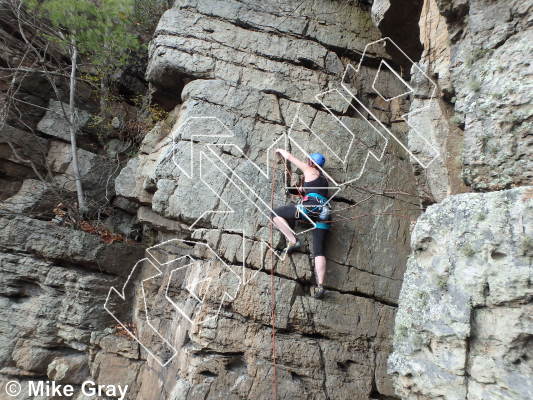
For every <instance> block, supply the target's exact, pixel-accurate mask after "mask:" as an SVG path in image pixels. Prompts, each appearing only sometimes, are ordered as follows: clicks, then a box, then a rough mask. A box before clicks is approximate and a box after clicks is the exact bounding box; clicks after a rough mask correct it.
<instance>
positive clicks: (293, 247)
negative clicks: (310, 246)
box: [287, 239, 302, 254]
mask: <svg viewBox="0 0 533 400" xmlns="http://www.w3.org/2000/svg"><path fill="white" fill-rule="evenodd" d="M300 247H302V242H300V239H296V243H294V244H293V245H290V246H289V247H288V249H287V254H292V253H294V252H295V251H296V250H298V249H299V248H300Z"/></svg>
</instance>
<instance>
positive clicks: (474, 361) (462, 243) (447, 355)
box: [389, 186, 533, 400]
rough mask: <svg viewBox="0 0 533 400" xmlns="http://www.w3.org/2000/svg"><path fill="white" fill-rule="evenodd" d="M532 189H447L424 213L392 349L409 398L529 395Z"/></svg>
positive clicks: (398, 382) (399, 382)
mask: <svg viewBox="0 0 533 400" xmlns="http://www.w3.org/2000/svg"><path fill="white" fill-rule="evenodd" d="M532 195H533V187H531V186H529V187H524V188H520V189H513V190H508V191H501V192H494V193H486V194H464V195H456V196H450V197H448V198H447V199H446V200H444V201H443V202H442V203H440V204H438V205H434V206H431V207H429V209H428V210H427V211H426V213H425V214H423V215H422V216H421V217H420V218H419V220H418V221H417V223H416V226H415V229H414V231H413V236H412V240H411V247H412V250H413V253H412V255H411V256H410V258H409V261H408V264H407V270H406V272H405V276H404V284H403V287H402V292H401V295H400V304H399V310H398V313H397V315H396V323H395V336H394V353H393V354H392V355H391V357H390V359H389V371H390V372H391V373H392V374H393V376H394V381H395V386H396V391H397V393H398V394H399V395H400V396H401V397H402V398H403V399H421V398H423V399H437V398H440V399H467V400H474V399H475V400H482V399H483V400H491V399H529V398H531V395H532V394H533V386H532V380H531V376H533V363H532V356H533V352H532V348H531V335H532V333H533V325H532V321H531V315H532V312H533V307H532V299H533V288H532V287H531V277H532V275H533V247H532V243H531V238H532V237H533V196H532Z"/></svg>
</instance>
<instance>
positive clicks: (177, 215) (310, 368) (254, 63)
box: [97, 0, 418, 400]
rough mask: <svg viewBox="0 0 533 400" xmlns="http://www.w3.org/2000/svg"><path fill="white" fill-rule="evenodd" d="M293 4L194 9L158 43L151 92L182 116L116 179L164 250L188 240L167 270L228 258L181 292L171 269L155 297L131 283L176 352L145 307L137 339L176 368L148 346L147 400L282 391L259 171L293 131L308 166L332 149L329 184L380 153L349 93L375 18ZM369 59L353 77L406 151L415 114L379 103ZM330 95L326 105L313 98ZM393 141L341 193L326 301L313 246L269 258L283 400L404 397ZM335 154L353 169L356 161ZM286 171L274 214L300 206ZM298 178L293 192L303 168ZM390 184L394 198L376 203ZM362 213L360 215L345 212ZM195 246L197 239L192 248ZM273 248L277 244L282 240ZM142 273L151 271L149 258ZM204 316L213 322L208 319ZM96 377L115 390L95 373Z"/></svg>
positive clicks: (406, 221)
mask: <svg viewBox="0 0 533 400" xmlns="http://www.w3.org/2000/svg"><path fill="white" fill-rule="evenodd" d="M293 6H294V8H293V9H291V7H293ZM297 6H298V2H288V3H285V2H283V3H277V2H274V1H272V2H267V3H265V2H256V1H248V2H237V1H231V0H227V1H221V2H212V1H186V2H182V3H181V4H178V5H176V7H175V8H173V9H171V10H169V11H167V12H166V13H165V15H164V16H163V17H162V18H161V21H160V23H159V26H158V28H157V30H156V33H155V37H154V40H153V41H152V44H151V47H150V62H149V66H148V70H147V79H148V80H149V81H150V82H151V84H152V90H153V96H154V98H157V99H163V100H164V101H165V104H167V105H169V104H172V103H174V104H176V106H175V108H174V109H173V111H172V112H171V117H170V118H169V119H168V120H167V121H166V124H162V125H161V126H158V127H156V128H155V129H154V130H153V131H152V132H150V133H149V134H148V135H147V137H146V138H145V140H144V142H143V144H142V146H141V152H140V154H139V156H138V157H137V158H134V159H132V160H130V162H129V163H128V166H127V167H126V168H125V169H124V170H122V172H121V174H120V176H119V177H118V178H117V181H116V191H117V194H118V195H120V196H121V197H123V198H125V199H128V200H130V201H133V202H136V203H137V204H138V207H139V208H138V212H137V215H138V218H139V220H141V221H143V222H144V223H145V224H147V225H150V226H152V227H153V228H154V229H155V230H156V231H157V240H156V242H158V243H159V242H163V241H164V240H169V239H173V238H178V240H186V241H188V242H187V243H188V246H183V245H180V244H179V243H180V242H174V243H172V242H169V243H166V244H165V245H161V246H162V247H160V248H158V251H159V253H158V254H159V255H158V256H157V257H158V263H159V265H163V264H165V263H164V262H163V261H165V260H166V263H170V264H172V263H174V262H177V261H176V254H178V255H184V254H193V256H194V258H195V259H196V260H197V262H203V263H204V264H205V263H207V262H208V261H209V254H208V253H209V252H206V250H205V244H207V245H209V246H210V247H211V248H213V249H215V250H216V251H218V252H221V254H222V259H223V260H224V262H220V260H219V261H218V262H216V261H215V262H213V261H209V264H208V265H209V269H207V268H204V269H203V270H202V271H196V272H194V271H195V270H194V269H193V267H192V266H190V267H189V268H188V269H187V271H188V272H186V273H184V275H183V276H182V277H181V278H180V279H177V280H174V276H173V275H172V273H171V268H170V267H164V268H162V270H163V272H162V275H163V276H161V277H160V280H157V281H153V282H151V283H150V285H149V286H148V285H146V286H145V287H144V290H145V291H144V292H143V291H142V290H141V289H139V288H137V291H136V297H135V299H136V301H138V302H140V301H141V299H143V298H144V299H146V298H148V299H149V302H150V304H151V305H150V306H149V307H148V309H150V313H151V315H155V317H154V321H152V325H155V326H157V327H159V328H160V329H159V332H160V333H161V334H162V336H163V337H168V338H171V340H169V343H161V340H160V338H159V339H158V337H155V339H154V334H153V330H151V329H150V328H149V327H148V326H147V324H146V318H147V317H146V315H145V313H144V312H143V311H142V307H141V309H139V308H138V307H139V306H137V308H135V307H134V309H133V321H134V323H135V325H136V327H137V329H138V331H139V335H140V336H141V337H142V336H143V335H146V337H147V339H146V340H145V344H146V346H147V347H148V348H149V349H156V350H157V356H159V357H160V360H161V361H163V362H168V363H167V364H166V365H165V366H164V367H161V366H160V365H158V363H157V362H156V361H154V359H152V358H150V357H147V354H146V352H145V351H144V350H143V351H141V358H143V359H144V358H148V359H147V361H146V362H147V365H148V366H149V368H143V369H142V370H141V371H140V373H139V374H140V375H139V377H140V379H139V378H138V379H137V382H136V383H134V382H133V380H131V381H130V382H131V384H132V385H134V388H133V389H132V390H133V392H132V393H137V397H133V398H139V399H140V398H142V399H146V398H158V397H153V396H154V395H153V393H152V392H153V387H154V385H157V386H158V387H163V388H164V389H163V390H164V392H165V393H167V397H166V398H172V399H191V400H192V399H200V398H202V399H204V398H218V397H220V396H225V397H229V398H235V399H237V398H249V399H252V398H253V399H263V398H270V397H271V396H272V391H273V384H272V375H273V366H272V355H271V347H272V345H271V333H272V332H271V327H270V323H271V307H272V303H271V287H270V286H271V282H270V279H271V278H270V277H269V273H270V271H271V265H270V263H269V262H266V261H267V260H269V256H268V252H267V251H261V247H260V246H261V241H262V240H264V241H267V242H268V232H269V230H268V204H269V202H270V198H271V188H272V186H271V185H272V179H271V178H272V177H271V176H269V177H268V178H267V177H265V176H263V175H262V174H261V173H260V172H259V171H258V169H257V168H260V169H262V170H263V171H266V172H271V170H270V168H269V167H268V164H267V157H269V156H271V155H272V153H271V152H269V151H268V149H269V148H270V147H271V146H273V145H274V144H275V143H276V141H278V142H279V140H281V139H283V138H284V137H285V136H284V135H286V134H287V133H288V132H289V130H290V136H291V137H292V138H293V139H292V141H290V143H291V146H292V151H293V152H295V154H296V155H297V156H299V157H305V155H304V153H303V151H306V152H312V151H313V150H314V151H316V150H317V149H320V150H321V151H323V152H324V153H326V157H327V158H328V165H327V168H326V170H327V173H328V174H329V175H330V176H331V177H332V180H335V181H336V182H339V183H342V182H345V181H347V180H348V178H353V177H352V176H350V174H353V173H354V171H357V172H359V171H360V170H362V168H363V164H364V163H363V160H364V159H365V156H366V154H367V152H368V150H369V146H370V148H373V149H374V148H380V146H383V142H380V139H379V136H378V135H377V134H374V136H373V135H372V134H369V133H368V132H369V131H371V125H370V124H369V122H368V121H367V120H366V118H365V117H366V115H365V113H364V112H357V108H356V107H354V106H353V104H350V102H347V101H346V100H345V98H344V97H342V96H340V95H339V94H338V93H339V92H338V91H343V89H342V87H341V83H342V79H343V73H344V71H345V68H346V66H347V65H348V64H354V65H357V63H358V62H359V60H360V59H361V55H362V53H363V51H364V49H365V45H366V44H367V43H369V42H371V41H373V40H378V39H379V38H380V35H379V32H378V31H377V30H376V29H375V28H374V27H373V26H372V22H371V20H370V13H369V9H368V8H367V7H365V6H361V5H358V4H348V3H343V2H303V3H302V5H301V7H299V8H298V7H297ZM296 9H297V11H296ZM291 10H293V11H292V12H289V11H291ZM373 50H375V51H374V52H370V53H367V54H366V56H365V58H364V63H363V64H362V66H361V70H360V72H359V74H360V75H359V76H357V77H355V78H354V80H353V81H350V82H349V83H350V84H351V85H352V86H354V87H356V88H357V90H358V92H357V94H358V96H359V97H360V98H361V100H362V101H363V104H365V106H366V107H368V108H369V110H371V111H372V113H374V114H377V115H379V116H380V118H381V122H382V123H383V124H384V125H385V126H387V127H388V128H389V129H390V130H391V131H392V132H395V133H396V135H397V137H398V138H399V141H400V143H405V141H406V135H405V133H406V131H407V129H406V126H405V123H404V122H403V121H402V120H401V119H400V118H399V115H400V114H401V111H402V110H403V111H404V112H405V111H407V109H408V102H407V101H405V100H401V101H400V99H395V100H393V101H391V102H385V101H382V100H381V98H380V97H378V96H377V95H376V93H375V92H374V90H373V88H372V79H373V77H374V75H375V74H376V72H377V67H378V64H379V60H380V59H381V58H383V57H384V58H386V59H389V61H390V58H388V56H387V54H386V53H385V52H384V51H383V47H382V46H379V47H376V48H375V49H373ZM379 83H380V89H381V90H382V91H383V93H384V95H385V96H388V97H394V95H395V94H398V93H401V92H400V90H401V89H402V88H401V82H400V81H399V80H397V79H396V78H395V76H394V74H393V72H392V71H381V76H380V82H379ZM335 89H336V90H337V91H335ZM327 91H331V92H328V93H327V94H328V95H329V97H328V96H326V95H322V96H321V97H320V96H317V95H321V94H323V93H325V92H327ZM319 100H321V101H322V102H323V103H324V104H321V103H320V101H319ZM326 107H327V108H326ZM328 109H329V110H331V112H328ZM296 117H298V118H296ZM339 121H342V123H343V124H344V125H345V126H346V127H348V128H349V129H350V130H351V131H352V132H356V134H357V135H358V136H357V138H358V140H359V142H354V145H353V146H352V148H349V146H348V143H349V138H350V136H349V132H348V131H347V129H346V128H343V126H342V125H341V124H340V122H339ZM316 133H318V135H316ZM228 136H231V137H230V138H228ZM283 140H284V139H283ZM279 143H280V144H278V145H277V146H278V147H283V146H284V145H283V142H279ZM324 143H325V144H326V145H327V146H329V150H328V148H327V147H325V145H324ZM400 143H398V142H395V141H393V140H391V141H389V145H388V146H386V147H385V149H384V155H383V158H382V159H381V161H380V162H378V161H376V160H374V159H372V160H370V161H369V162H368V164H367V165H366V169H365V170H364V171H365V172H364V174H362V176H361V178H360V179H359V180H357V182H356V183H354V184H353V185H345V186H344V187H343V188H342V189H343V190H342V191H341V192H340V193H339V195H338V197H333V200H332V201H333V204H334V205H335V208H336V209H338V210H341V209H346V210H345V211H344V212H343V213H342V214H339V215H342V217H339V219H340V221H338V223H336V224H335V225H334V228H333V230H332V233H331V235H330V237H329V239H328V241H327V246H328V249H327V258H328V277H327V279H326V284H325V286H326V288H327V289H328V294H327V296H326V298H325V299H324V300H315V299H314V298H312V297H311V296H310V295H311V293H312V286H313V285H314V277H313V271H312V265H311V262H310V259H309V255H308V252H309V250H308V249H307V246H306V249H305V252H304V253H297V254H295V255H294V256H293V257H291V258H290V259H285V260H278V259H277V257H276V263H275V268H276V269H275V276H274V287H275V293H276V297H275V298H276V318H275V326H276V329H277V334H276V338H277V339H276V343H277V382H278V394H279V396H280V398H284V397H285V398H291V399H300V398H301V399H308V398H316V399H319V398H331V399H369V398H379V397H381V398H385V397H394V392H393V390H392V386H391V381H390V379H389V377H388V376H387V373H386V358H387V355H388V353H389V352H390V346H391V342H390V338H391V334H392V325H391V324H392V321H393V319H394V313H395V307H396V303H397V298H398V294H399V289H400V286H401V280H402V275H403V271H404V266H405V260H406V257H407V247H408V245H407V243H408V237H409V227H410V220H411V218H416V215H418V202H417V201H416V200H413V196H415V198H416V187H415V180H414V176H413V173H412V169H411V166H410V164H409V160H408V156H407V153H406V152H405V151H404V150H402V149H401V147H400ZM210 145H211V146H210ZM213 145H216V148H215V147H214V146H213ZM298 146H300V147H298ZM213 149H215V150H213ZM217 149H218V150H217ZM382 150H383V148H382ZM334 154H344V155H345V156H346V158H348V159H353V160H354V163H353V164H351V165H347V164H346V163H343V160H342V159H341V158H339V157H337V159H336V158H335V156H334ZM252 162H253V163H255V165H256V166H257V167H256V166H254V164H252ZM283 172H284V171H283V167H282V165H281V164H278V165H277V167H276V169H275V171H274V172H273V174H275V178H274V179H275V181H276V182H277V185H276V186H275V191H274V193H273V195H274V198H273V200H274V206H279V205H282V204H285V203H287V202H288V201H290V198H288V197H287V196H286V194H285V192H284V185H283V182H284V177H283V174H284V173H283ZM292 178H293V181H295V180H296V176H294V174H293V176H292ZM246 185H250V187H251V190H247V186H246ZM333 186H334V184H333V183H332V187H333ZM385 189H386V191H387V193H390V194H386V195H385V196H383V195H376V194H375V193H380V194H384V193H385V192H384V190H385ZM372 193H374V194H372ZM254 196H256V197H254ZM369 196H370V197H371V200H370V201H368V200H369V199H368V198H369ZM250 199H251V200H250ZM365 199H366V200H365ZM356 203H361V204H360V205H359V207H352V206H353V205H355V204H356ZM228 210H231V211H232V212H231V213H228ZM212 211H215V212H212ZM265 211H266V213H265ZM221 212H223V214H221ZM342 218H354V219H353V220H346V221H343V220H342ZM191 225H194V228H196V229H198V230H196V231H193V230H192V229H191V228H190V226H191ZM241 230H243V231H244V236H245V241H244V243H243V239H242V237H241V236H240V235H241ZM309 236H310V235H309ZM304 237H306V236H305V235H304ZM192 242H200V243H197V244H196V245H194V246H192V247H191V245H193V244H194V243H192ZM181 243H182V244H183V242H181ZM274 246H275V247H278V248H283V243H282V241H281V237H280V235H279V234H278V233H277V232H275V233H274ZM184 247H189V248H187V249H184ZM156 248H157V247H156ZM156 248H154V251H155V249H156ZM149 252H150V251H149ZM202 260H203V261H202ZM151 261H152V262H153V261H154V260H153V259H151ZM241 263H242V264H243V265H242V264H241ZM224 264H227V265H224ZM147 267H148V268H147V269H148V271H151V270H153V268H152V265H151V264H149V265H148V266H147ZM226 267H227V268H226ZM145 268H146V266H145ZM239 268H243V278H242V280H241V282H240V283H241V285H240V286H238V285H237V283H238V282H237V281H238V278H237V276H238V274H235V273H232V272H231V271H234V270H238V269H239ZM228 270H230V272H228ZM224 271H225V272H224ZM146 274H147V275H146V276H149V275H150V274H151V272H146ZM158 279H159V278H158ZM207 279H209V280H210V286H209V290H207V289H206V286H204V285H200V286H199V288H198V289H197V290H198V293H197V300H198V299H201V302H198V301H191V296H190V294H189V292H190V285H191V284H192V285H197V284H198V283H199V282H200V283H201V282H204V281H205V280H207ZM166 281H168V282H170V283H169V284H170V286H168V288H169V289H172V290H173V293H174V296H175V297H172V302H173V303H174V306H177V307H178V308H179V310H180V313H176V311H175V309H174V308H173V307H172V306H171V305H170V304H169V301H168V299H167V300H165V299H164V293H163V292H162V289H161V285H162V284H163V283H164V282H166ZM244 283H246V284H244ZM236 288H239V289H238V292H237V289H236ZM222 289H225V290H227V291H228V292H229V293H232V294H233V292H232V290H235V291H236V297H235V299H233V300H230V301H226V302H222V303H221V302H220V295H221V292H220V291H221V290H222ZM137 304H138V303H137ZM220 304H222V308H221V309H219V305H220ZM152 307H153V308H152ZM154 308H155V309H157V311H155V310H154ZM210 316H215V317H216V318H213V319H211V320H210V321H209V322H208V323H205V322H204V323H202V322H203V321H205V320H206V318H208V317H210ZM189 321H192V322H193V325H191V324H190V323H189ZM157 343H159V345H157ZM106 374H107V371H106ZM97 378H98V379H106V378H105V377H104V376H103V375H102V374H100V375H98V376H97Z"/></svg>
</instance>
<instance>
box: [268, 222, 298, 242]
mask: <svg viewBox="0 0 533 400" xmlns="http://www.w3.org/2000/svg"><path fill="white" fill-rule="evenodd" d="M272 221H273V222H274V225H276V227H277V228H278V229H279V230H280V231H281V233H283V235H284V236H285V237H286V238H287V240H288V241H289V243H290V244H295V243H296V236H294V233H292V230H291V228H290V226H289V224H288V223H287V221H286V220H285V218H281V217H274V218H272Z"/></svg>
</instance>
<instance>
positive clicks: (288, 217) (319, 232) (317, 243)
mask: <svg viewBox="0 0 533 400" xmlns="http://www.w3.org/2000/svg"><path fill="white" fill-rule="evenodd" d="M274 213H275V214H272V216H273V217H275V216H276V215H277V216H278V217H281V218H283V219H284V220H285V221H287V223H288V224H289V226H290V227H291V228H292V229H294V227H295V226H296V221H308V220H307V218H304V217H302V215H301V214H300V215H299V216H298V218H296V214H297V209H296V206H295V205H294V204H291V205H288V206H283V207H278V208H276V209H275V210H274ZM311 232H312V235H313V257H318V256H325V254H324V242H325V240H326V235H327V233H328V230H327V229H318V228H317V229H313V230H312V231H311Z"/></svg>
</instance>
